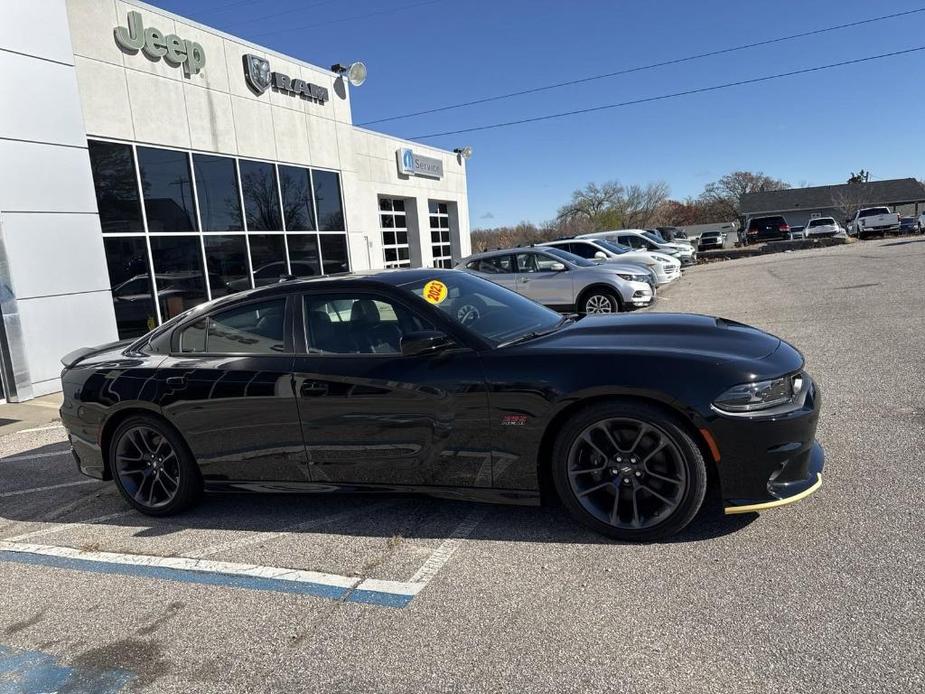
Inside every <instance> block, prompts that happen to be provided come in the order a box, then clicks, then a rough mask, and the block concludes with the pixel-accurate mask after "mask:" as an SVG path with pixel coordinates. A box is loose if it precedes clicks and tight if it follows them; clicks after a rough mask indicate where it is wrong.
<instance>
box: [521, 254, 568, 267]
mask: <svg viewBox="0 0 925 694" xmlns="http://www.w3.org/2000/svg"><path fill="white" fill-rule="evenodd" d="M560 252H567V251H560ZM515 258H516V261H517V272H553V268H552V266H553V265H554V264H555V263H559V262H561V261H560V260H558V259H557V258H555V257H553V256H550V255H546V254H544V253H518V254H517V255H516V256H515Z"/></svg>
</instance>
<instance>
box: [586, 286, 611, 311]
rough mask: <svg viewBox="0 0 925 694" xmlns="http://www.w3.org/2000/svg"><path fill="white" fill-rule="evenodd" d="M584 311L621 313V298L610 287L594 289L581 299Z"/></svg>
mask: <svg viewBox="0 0 925 694" xmlns="http://www.w3.org/2000/svg"><path fill="white" fill-rule="evenodd" d="M579 310H580V311H581V312H582V313H592V314H593V313H619V312H620V298H619V297H618V296H617V295H616V293H615V292H612V291H610V290H609V289H592V290H591V291H590V292H588V293H587V294H586V295H585V296H584V298H583V299H582V301H581V306H580V309H579Z"/></svg>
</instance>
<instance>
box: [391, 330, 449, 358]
mask: <svg viewBox="0 0 925 694" xmlns="http://www.w3.org/2000/svg"><path fill="white" fill-rule="evenodd" d="M452 344H453V340H451V339H450V338H449V336H447V335H446V334H444V333H442V332H440V331H439V330H421V331H419V332H413V333H408V334H407V335H403V336H402V338H401V353H402V355H403V356H405V357H416V356H420V355H422V354H433V353H434V352H439V351H440V350H442V349H446V348H447V347H449V346H450V345H452Z"/></svg>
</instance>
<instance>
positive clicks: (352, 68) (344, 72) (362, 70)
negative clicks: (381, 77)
mask: <svg viewBox="0 0 925 694" xmlns="http://www.w3.org/2000/svg"><path fill="white" fill-rule="evenodd" d="M331 72H336V73H337V74H338V75H341V76H346V78H347V81H348V82H350V84H352V85H353V86H354V87H359V86H360V85H362V84H363V83H364V82H365V81H366V65H364V64H363V63H361V62H359V61H357V62H355V63H351V64H350V65H347V66H345V65H341V64H340V63H335V64H334V65H332V66H331Z"/></svg>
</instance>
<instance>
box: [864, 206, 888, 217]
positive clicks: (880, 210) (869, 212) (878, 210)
mask: <svg viewBox="0 0 925 694" xmlns="http://www.w3.org/2000/svg"><path fill="white" fill-rule="evenodd" d="M878 214H890V208H889V207H871V208H869V209H866V210H861V211H860V213H858V217H873V216H875V215H878Z"/></svg>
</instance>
